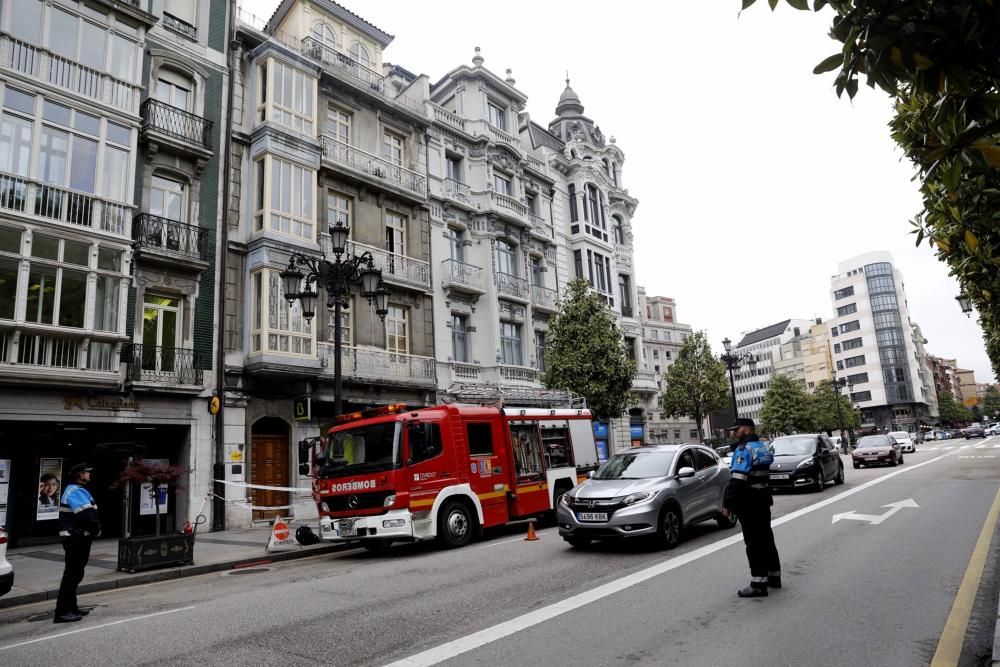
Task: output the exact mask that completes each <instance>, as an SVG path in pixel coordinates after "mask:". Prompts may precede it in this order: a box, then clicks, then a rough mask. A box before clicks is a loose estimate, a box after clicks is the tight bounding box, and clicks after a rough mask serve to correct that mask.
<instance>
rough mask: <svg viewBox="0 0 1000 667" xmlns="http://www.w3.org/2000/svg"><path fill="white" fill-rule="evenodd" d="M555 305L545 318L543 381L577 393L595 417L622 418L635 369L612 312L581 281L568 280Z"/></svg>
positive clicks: (557, 387) (585, 283) (553, 387)
mask: <svg viewBox="0 0 1000 667" xmlns="http://www.w3.org/2000/svg"><path fill="white" fill-rule="evenodd" d="M559 306H560V308H559V313H558V314H557V315H556V316H555V317H554V318H553V319H552V321H551V322H549V331H548V337H547V341H546V345H545V374H544V375H543V377H542V382H543V383H544V384H545V386H546V387H548V388H550V389H569V390H570V391H572V392H575V393H577V394H580V395H581V396H583V397H584V398H586V399H587V406H588V407H589V408H590V410H591V411H592V412H593V413H594V415H595V416H598V417H603V418H606V419H610V418H613V417H618V416H620V415H621V414H622V413H623V412H625V410H626V409H627V408H628V407H629V405H630V403H631V400H632V397H631V394H630V393H629V392H630V390H631V388H632V380H633V378H634V377H635V370H636V368H635V361H633V360H632V359H630V358H629V356H628V354H627V352H626V350H625V340H624V338H623V337H622V332H621V330H620V329H619V328H618V323H617V320H616V319H615V316H614V314H613V313H612V312H611V309H610V308H608V304H607V303H605V302H604V300H603V299H601V298H600V297H599V296H598V295H597V294H595V293H594V292H591V291H590V290H589V288H588V284H587V281H585V280H574V281H573V282H571V283H570V284H569V285H568V286H567V288H566V292H565V294H564V295H563V298H562V299H561V300H560V303H559Z"/></svg>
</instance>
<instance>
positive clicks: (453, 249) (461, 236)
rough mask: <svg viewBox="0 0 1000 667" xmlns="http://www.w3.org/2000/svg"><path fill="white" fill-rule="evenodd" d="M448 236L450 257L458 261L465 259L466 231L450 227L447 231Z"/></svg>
mask: <svg viewBox="0 0 1000 667" xmlns="http://www.w3.org/2000/svg"><path fill="white" fill-rule="evenodd" d="M445 236H446V237H447V238H448V257H449V258H450V259H453V260H455V261H456V262H464V261H465V231H464V230H461V229H455V228H454V227H449V228H448V231H446V232H445Z"/></svg>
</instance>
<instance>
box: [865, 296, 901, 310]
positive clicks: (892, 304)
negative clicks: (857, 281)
mask: <svg viewBox="0 0 1000 667" xmlns="http://www.w3.org/2000/svg"><path fill="white" fill-rule="evenodd" d="M871 302H872V311H874V312H878V311H882V310H897V309H898V308H899V303H898V302H897V301H896V295H895V294H894V293H888V294H874V295H872V297H871Z"/></svg>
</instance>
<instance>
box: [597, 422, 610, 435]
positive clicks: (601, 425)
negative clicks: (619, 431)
mask: <svg viewBox="0 0 1000 667" xmlns="http://www.w3.org/2000/svg"><path fill="white" fill-rule="evenodd" d="M594 437H595V438H606V437H608V423H607V422H594Z"/></svg>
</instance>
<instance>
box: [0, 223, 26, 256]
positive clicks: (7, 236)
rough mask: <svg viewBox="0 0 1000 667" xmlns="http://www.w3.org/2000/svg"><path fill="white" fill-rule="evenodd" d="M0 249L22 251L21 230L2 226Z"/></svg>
mask: <svg viewBox="0 0 1000 667" xmlns="http://www.w3.org/2000/svg"><path fill="white" fill-rule="evenodd" d="M0 250H4V251H6V252H15V253H20V252H21V230H19V229H9V228H7V227H0Z"/></svg>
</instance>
